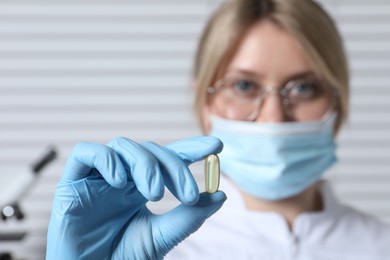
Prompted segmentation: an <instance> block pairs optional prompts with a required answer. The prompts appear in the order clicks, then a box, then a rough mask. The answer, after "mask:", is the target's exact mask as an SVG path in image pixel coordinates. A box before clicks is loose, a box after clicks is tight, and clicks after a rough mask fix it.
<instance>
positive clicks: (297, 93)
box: [288, 82, 323, 100]
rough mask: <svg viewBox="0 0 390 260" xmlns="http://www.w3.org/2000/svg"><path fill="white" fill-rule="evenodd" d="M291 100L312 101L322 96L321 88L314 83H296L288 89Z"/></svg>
mask: <svg viewBox="0 0 390 260" xmlns="http://www.w3.org/2000/svg"><path fill="white" fill-rule="evenodd" d="M288 91H289V97H290V98H291V99H299V100H312V99H315V98H317V97H319V96H321V95H322V94H323V88H322V87H321V85H320V84H319V83H316V82H296V83H294V84H293V85H292V86H291V87H290V88H289V90H288Z"/></svg>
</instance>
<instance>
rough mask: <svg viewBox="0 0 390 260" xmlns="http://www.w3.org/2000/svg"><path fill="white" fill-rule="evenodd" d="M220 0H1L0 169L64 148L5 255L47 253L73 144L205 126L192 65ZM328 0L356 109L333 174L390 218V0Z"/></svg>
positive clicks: (8, 226) (5, 171)
mask: <svg viewBox="0 0 390 260" xmlns="http://www.w3.org/2000/svg"><path fill="white" fill-rule="evenodd" d="M219 2H220V1H216V0H215V1H212V0H208V1H207V0H196V1H195V0H164V1H158V0H143V1H137V0H127V1H125V0H96V1H92V0H89V1H88V0H81V1H76V0H67V1H65V0H55V1H49V0H12V1H11V0H5V1H1V2H0V174H1V175H2V176H4V175H9V176H12V175H14V174H17V173H18V172H20V171H23V170H24V169H26V168H27V167H28V166H29V165H30V164H31V162H32V161H34V160H35V159H36V158H39V156H40V155H42V153H44V151H45V150H46V149H47V148H48V147H50V146H53V147H55V148H56V149H57V151H58V153H59V158H58V159H57V160H56V161H55V162H54V163H53V164H51V165H50V166H49V167H47V168H45V169H44V171H43V173H42V176H40V178H39V179H38V182H37V183H36V185H35V186H34V187H33V189H32V190H31V191H30V192H29V194H28V197H27V198H26V199H25V200H23V201H22V205H21V206H22V208H23V209H24V210H25V213H26V219H25V220H24V221H21V222H18V221H15V220H10V221H7V222H0V233H1V232H4V231H7V232H8V231H15V230H19V231H27V236H26V237H25V238H24V239H23V240H22V241H21V242H4V241H1V242H0V253H1V252H3V251H11V252H13V253H14V255H15V256H19V257H24V258H26V259H43V258H44V254H45V252H44V251H45V243H46V231H47V224H48V220H49V217H50V207H51V201H52V198H53V193H54V190H55V185H56V183H57V181H58V178H59V177H60V175H61V172H62V168H63V165H64V163H65V160H66V158H67V156H68V155H69V153H70V151H71V149H72V147H73V146H74V145H75V144H76V143H78V142H80V141H93V142H99V143H107V142H108V141H109V140H110V139H112V138H114V137H117V136H125V137H128V138H131V139H134V140H136V141H144V140H152V141H155V142H157V143H160V144H166V143H169V142H171V141H174V140H178V139H182V138H186V137H190V136H193V135H200V131H199V129H198V126H197V123H196V121H195V117H194V115H193V113H192V96H191V95H192V94H191V88H190V83H191V79H190V73H191V65H192V59H193V55H194V51H195V47H196V44H197V41H198V38H199V34H200V32H201V30H202V28H203V25H204V23H205V22H206V19H207V18H208V17H209V14H210V13H211V12H212V10H213V9H214V8H215V6H216V5H217V4H218V3H219ZM321 2H322V3H323V4H324V6H325V7H326V9H328V10H329V11H330V12H331V14H332V15H333V16H334V18H335V20H336V21H337V23H338V25H339V27H340V30H341V32H342V34H343V36H344V38H345V43H346V48H347V51H348V55H349V59H350V62H351V72H352V83H351V116H350V119H349V122H348V124H347V125H346V127H345V128H344V129H343V130H342V132H341V133H340V136H339V138H338V143H339V150H338V155H339V163H338V165H337V166H336V167H334V168H333V169H332V171H331V172H330V174H329V177H330V179H331V181H332V182H334V187H335V191H336V192H337V194H338V196H339V197H340V198H341V199H342V200H343V201H345V203H348V204H350V205H352V206H354V207H357V208H359V209H361V210H363V211H365V212H367V213H368V214H373V215H375V216H377V217H379V218H381V219H383V220H384V221H388V222H390V203H389V202H390V134H389V133H390V88H389V82H390V2H388V1H385V0H382V1H381V0H373V1H362V0H337V1H336V0H326V1H321ZM194 171H195V172H200V173H201V171H202V170H201V168H199V167H197V166H195V167H194ZM197 178H198V179H199V180H201V175H198V174H197ZM200 185H201V184H200ZM174 203H175V202H174V201H173V200H172V198H170V197H168V198H167V199H166V200H164V202H163V203H160V204H156V203H154V204H153V205H151V207H152V208H154V209H155V210H161V211H163V210H165V209H166V208H168V207H170V206H171V205H172V204H174Z"/></svg>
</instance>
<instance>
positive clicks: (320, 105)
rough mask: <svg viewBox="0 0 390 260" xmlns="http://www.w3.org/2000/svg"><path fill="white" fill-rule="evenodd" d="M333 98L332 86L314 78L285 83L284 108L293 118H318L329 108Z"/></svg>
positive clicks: (304, 119)
mask: <svg viewBox="0 0 390 260" xmlns="http://www.w3.org/2000/svg"><path fill="white" fill-rule="evenodd" d="M334 98H335V95H334V91H333V90H332V88H330V87H329V86H328V85H326V84H324V83H322V82H320V81H318V80H316V79H306V80H299V81H293V82H291V83H289V84H287V85H286V100H287V102H286V104H288V106H287V107H286V109H287V110H288V111H290V113H291V115H292V116H293V118H294V120H298V121H307V120H316V119H320V118H321V117H322V116H323V115H325V114H326V113H327V112H328V111H329V110H330V109H331V107H332V105H333V104H334V102H335V100H334Z"/></svg>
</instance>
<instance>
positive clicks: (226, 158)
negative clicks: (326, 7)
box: [47, 0, 390, 259]
mask: <svg viewBox="0 0 390 260" xmlns="http://www.w3.org/2000/svg"><path fill="white" fill-rule="evenodd" d="M194 82H195V86H196V91H197V96H196V110H197V112H198V115H199V119H200V122H201V125H202V129H203V130H204V133H205V134H206V135H211V136H215V137H218V139H217V138H215V137H196V138H191V139H187V140H183V141H179V142H176V143H173V144H170V145H168V146H166V147H161V146H159V145H157V144H153V143H142V144H137V143H135V142H133V141H131V140H129V139H125V138H117V139H114V140H113V141H112V142H111V143H109V144H108V145H107V146H104V145H99V144H92V143H81V144H79V145H78V146H76V147H75V149H74V151H73V154H72V156H71V157H70V158H69V160H68V162H67V165H66V167H65V171H64V174H63V177H62V179H61V181H60V183H59V185H58V188H57V191H56V196H55V199H54V204H53V211H52V217H51V222H50V226H49V234H48V247H47V248H48V250H47V258H48V259H79V258H82V259H106V258H107V259H108V258H113V259H160V258H162V257H164V256H165V255H166V254H167V253H168V252H169V253H168V255H167V258H168V259H191V258H193V259H390V247H389V246H388V245H390V228H389V227H387V226H385V225H384V224H382V223H380V222H378V221H376V220H375V219H372V218H370V217H368V216H365V215H364V214H362V213H359V212H357V211H355V210H353V209H350V208H348V207H346V206H343V205H342V204H340V203H339V202H338V201H337V200H336V199H335V198H334V196H333V195H332V192H331V190H330V188H329V187H328V184H327V183H326V182H324V181H321V180H320V179H321V176H322V175H323V174H324V173H325V172H326V170H327V169H328V168H329V167H330V166H331V165H332V164H333V163H334V162H335V161H336V156H335V149H336V145H335V144H334V136H335V134H336V133H337V131H338V129H339V127H340V126H341V124H342V122H343V121H344V120H345V118H346V115H347V107H348V69H347V63H346V58H345V55H344V51H343V47H342V42H341V39H340V36H339V34H338V32H337V30H336V28H335V26H334V23H333V21H332V20H331V19H330V18H329V16H328V15H327V14H326V13H325V12H324V11H323V10H322V8H321V7H320V6H318V5H317V4H316V3H314V2H312V1H309V0H290V1H286V0H263V1H259V0H241V1H237V0H236V1H228V2H226V3H224V4H223V5H222V6H221V7H220V8H219V9H218V10H217V12H216V13H215V14H214V15H213V17H212V18H211V20H210V21H209V23H208V26H207V27H206V30H205V32H204V34H203V37H202V39H201V42H200V45H199V49H198V53H197V58H196V61H195V73H194ZM219 140H222V142H223V144H224V148H223V150H222V144H221V142H220V141H219ZM221 150H222V152H221ZM219 152H221V153H220V159H221V168H222V171H223V174H224V176H225V177H223V178H222V180H221V186H220V189H221V190H222V191H218V192H216V193H214V194H207V193H201V194H199V192H198V189H197V187H196V183H195V181H194V180H193V178H192V175H191V173H190V172H189V170H188V168H187V167H188V165H189V164H190V163H192V162H194V161H198V160H201V159H203V158H204V157H205V156H206V155H208V154H210V153H219ZM165 186H166V187H168V188H169V189H170V190H171V191H172V193H173V194H174V195H175V196H176V197H177V198H178V199H179V200H180V201H181V202H182V204H181V205H179V206H178V207H177V208H176V209H174V210H172V211H170V212H168V213H167V214H164V215H161V216H157V215H154V214H152V213H151V212H150V211H149V210H148V209H147V208H146V206H145V204H146V202H147V201H149V200H152V201H155V200H159V199H160V198H161V197H162V196H163V190H164V187H165ZM224 192H226V194H227V197H228V200H227V201H226V203H225V205H224V206H223V207H222V204H223V203H224V201H225V199H226V197H225V193H224ZM221 207H222V208H221ZM220 208H221V210H219V209H220ZM218 210H219V211H218ZM217 211H218V212H217ZM216 212H217V213H216ZM214 213H216V214H214ZM213 214H214V215H213ZM212 215H213V216H212ZM208 218H209V219H208ZM206 219H208V220H207V221H206V222H205V223H204V225H203V226H202V228H200V229H199V230H198V228H199V227H200V226H201V225H202V224H203V222H204V221H205V220H206ZM197 230H198V231H197ZM195 231H197V232H195ZM194 232H195V233H194ZM192 233H194V234H193V235H191V236H190V237H189V238H188V239H186V240H185V241H183V242H182V243H181V244H179V246H177V247H175V248H174V249H173V250H172V251H171V249H172V248H173V247H174V246H175V245H177V244H178V243H179V242H180V241H182V240H183V239H185V238H186V237H188V236H189V235H190V234H192Z"/></svg>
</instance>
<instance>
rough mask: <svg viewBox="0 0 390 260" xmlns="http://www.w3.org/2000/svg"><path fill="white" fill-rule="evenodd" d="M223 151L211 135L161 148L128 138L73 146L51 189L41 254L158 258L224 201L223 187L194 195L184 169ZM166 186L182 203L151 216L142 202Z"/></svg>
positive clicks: (193, 184)
mask: <svg viewBox="0 0 390 260" xmlns="http://www.w3.org/2000/svg"><path fill="white" fill-rule="evenodd" d="M221 150H222V143H221V141H220V140H219V139H217V138H214V137H194V138H190V139H186V140H183V141H179V142H175V143H172V144H170V145H167V146H166V147H163V146H159V145H157V144H154V143H151V142H146V143H142V144H138V143H135V142H133V141H131V140H129V139H126V138H117V139H114V140H113V141H111V142H110V143H109V144H108V145H107V146H105V145H100V144H94V143H80V144H78V145H77V146H76V147H75V148H74V150H73V152H72V155H71V156H70V158H69V159H68V161H67V164H66V166H65V169H64V173H63V176H62V178H61V180H60V182H59V183H58V186H57V190H56V193H55V197H54V201H53V208H52V213H51V219H50V224H49V230H48V237H47V251H46V259H50V260H54V259H55V260H61V259H66V260H70V259H162V258H163V257H164V255H165V254H166V253H168V252H169V251H170V250H171V249H172V248H173V247H174V246H175V245H177V244H178V243H179V242H181V241H182V240H184V239H185V238H186V237H188V236H189V235H190V234H191V233H193V232H195V231H196V230H197V229H198V228H199V227H200V226H201V225H202V224H203V222H204V221H205V220H206V219H207V218H208V217H210V216H211V215H212V214H214V213H215V212H216V211H217V210H218V209H219V208H220V207H221V206H222V204H223V203H224V201H225V199H226V196H225V194H224V193H223V192H222V191H218V192H216V193H214V194H207V193H202V194H200V195H199V191H198V187H197V185H196V182H195V180H194V178H193V176H192V174H191V172H190V170H189V169H188V166H189V164H191V163H193V162H195V161H198V160H201V159H203V158H204V157H205V156H207V155H208V154H211V153H219V152H220V151H221ZM165 186H166V187H167V188H168V189H169V190H170V191H171V192H172V194H173V195H174V196H175V197H176V198H177V199H178V200H179V201H181V204H180V205H179V206H177V207H176V208H174V209H172V210H171V211H169V212H167V213H165V214H163V215H155V214H153V213H152V212H150V211H149V210H148V208H147V207H146V203H147V202H148V201H149V200H150V201H157V200H159V199H161V198H162V197H163V193H164V187H165Z"/></svg>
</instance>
